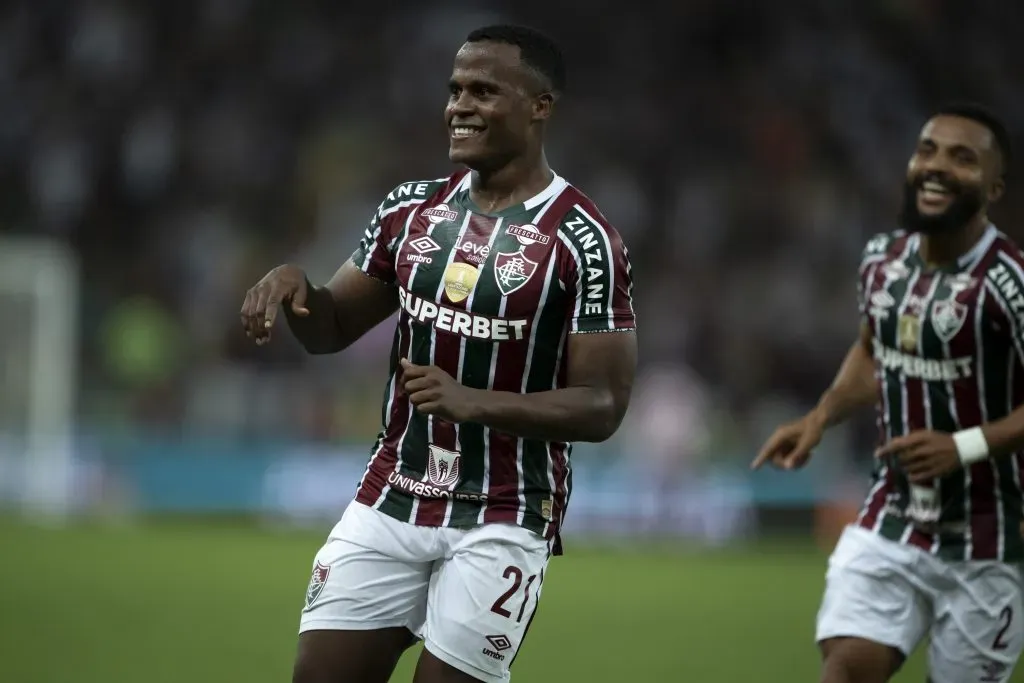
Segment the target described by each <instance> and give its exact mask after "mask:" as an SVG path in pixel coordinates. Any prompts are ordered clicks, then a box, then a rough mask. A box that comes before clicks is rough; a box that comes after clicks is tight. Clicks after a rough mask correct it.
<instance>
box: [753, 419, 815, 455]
mask: <svg viewBox="0 0 1024 683" xmlns="http://www.w3.org/2000/svg"><path fill="white" fill-rule="evenodd" d="M824 433H825V422H824V420H822V419H821V417H820V416H819V415H818V414H817V413H815V412H813V411H812V412H810V413H808V414H807V415H805V416H804V417H802V418H800V419H799V420H795V421H793V422H790V423H788V424H784V425H782V426H781V427H779V428H778V429H776V430H775V433H774V434H772V435H771V436H770V437H769V438H768V440H767V441H766V442H765V444H764V446H763V447H762V448H761V451H760V452H759V453H758V454H757V457H756V458H754V462H752V463H751V465H750V468H751V469H755V470H756V469H759V468H760V467H761V466H763V465H764V464H765V463H771V464H772V465H774V466H775V467H778V468H779V469H783V470H795V469H800V468H801V467H803V466H804V465H806V464H807V462H808V461H809V460H810V459H811V454H812V452H813V451H814V448H815V447H816V446H817V445H818V444H819V443H821V436H822V434H824Z"/></svg>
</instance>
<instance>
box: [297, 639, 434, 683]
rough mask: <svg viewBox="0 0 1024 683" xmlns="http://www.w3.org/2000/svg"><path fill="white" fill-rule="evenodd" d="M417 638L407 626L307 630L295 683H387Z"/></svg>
mask: <svg viewBox="0 0 1024 683" xmlns="http://www.w3.org/2000/svg"><path fill="white" fill-rule="evenodd" d="M415 640H416V638H415V636H413V634H412V633H410V632H409V630H408V629H407V628H405V627H398V628H384V629H376V630H371V631H338V630H329V631H304V632H302V633H300V634H299V646H298V651H297V652H296V656H295V665H294V668H293V670H292V683H387V682H388V680H390V678H391V674H392V673H393V672H394V670H395V667H396V666H397V665H398V660H399V659H400V658H401V656H402V653H403V652H405V650H406V649H408V647H409V646H410V645H412V644H413V643H414V642H415Z"/></svg>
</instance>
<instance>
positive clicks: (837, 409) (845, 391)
mask: <svg viewBox="0 0 1024 683" xmlns="http://www.w3.org/2000/svg"><path fill="white" fill-rule="evenodd" d="M896 236H897V234H896V233H890V234H879V235H875V236H874V237H872V238H871V239H870V240H868V243H867V245H866V246H865V247H864V251H863V253H862V254H861V264H860V280H859V281H858V287H857V299H858V307H859V309H860V319H861V325H860V334H859V335H858V337H857V340H856V341H855V342H854V343H853V345H852V346H850V350H849V351H847V352H846V358H844V359H843V363H842V365H840V366H839V372H837V373H836V377H835V379H834V380H833V381H832V385H831V386H830V387H829V388H828V389H827V390H826V391H825V393H824V394H822V395H821V398H820V399H819V400H818V404H817V405H816V406H815V407H814V408H813V409H812V410H811V411H810V412H809V413H807V414H806V415H804V416H803V417H802V418H800V419H799V420H794V421H793V422H790V423H788V424H784V425H782V426H781V427H779V428H778V429H776V430H775V433H773V434H772V435H771V436H770V437H769V438H768V441H766V442H765V444H764V446H763V447H762V448H761V451H760V452H759V453H758V454H757V457H756V458H754V462H753V463H751V467H752V468H753V469H757V468H759V467H761V466H762V465H764V464H765V463H767V462H770V463H771V464H773V465H775V466H776V467H781V468H782V469H787V470H789V469H795V468H799V467H802V466H803V465H804V464H806V463H807V461H808V460H809V459H810V457H811V452H812V450H813V449H814V447H815V446H817V445H818V444H819V443H820V442H821V437H822V435H823V434H824V433H825V430H826V429H828V428H829V427H831V426H833V425H837V424H839V423H840V422H843V421H845V420H847V419H849V418H850V417H851V416H852V415H853V414H854V413H856V412H857V411H858V410H860V409H862V408H866V407H868V406H870V405H872V404H873V403H874V402H875V398H876V396H877V388H876V386H875V361H874V354H873V349H872V343H873V342H872V334H871V327H870V325H869V323H868V320H869V310H868V308H869V306H868V301H867V299H868V296H867V294H868V293H867V292H866V287H865V284H866V281H865V273H867V272H869V269H871V268H872V267H873V266H877V264H879V263H881V262H883V261H885V259H886V256H887V254H888V252H889V250H890V248H892V245H893V239H894V237H896Z"/></svg>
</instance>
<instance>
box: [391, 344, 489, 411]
mask: <svg viewBox="0 0 1024 683" xmlns="http://www.w3.org/2000/svg"><path fill="white" fill-rule="evenodd" d="M400 365H401V367H402V374H401V383H402V388H403V390H404V391H405V393H406V394H408V396H409V401H411V402H412V404H413V405H414V406H415V407H416V410H418V411H419V412H421V413H423V414H424V415H434V416H436V417H439V418H441V419H442V420H447V421H448V422H454V423H461V422H470V421H472V415H473V407H474V406H473V393H474V391H473V390H472V389H470V388H468V387H465V386H463V385H462V384H459V383H458V382H456V381H455V378H453V377H452V376H451V375H449V374H448V373H447V372H445V371H444V370H442V369H441V368H439V367H437V366H436V365H416V364H415V363H411V362H409V361H408V360H407V359H405V358H403V359H402V360H401V361H400Z"/></svg>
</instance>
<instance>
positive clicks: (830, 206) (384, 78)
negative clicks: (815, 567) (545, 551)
mask: <svg viewBox="0 0 1024 683" xmlns="http://www.w3.org/2000/svg"><path fill="white" fill-rule="evenodd" d="M588 8H589V10H588V14H589V18H586V19H583V18H580V17H579V12H580V10H579V5H578V3H569V2H561V1H555V0H550V1H548V2H544V3H538V2H517V3H504V7H503V6H502V4H500V3H487V2H474V3H455V2H448V3H444V2H431V3H415V2H404V1H403V2H398V3H397V4H394V5H387V4H386V3H371V4H366V3H360V4H358V5H353V4H349V3H333V2H327V1H323V2H306V3H264V2H256V1H255V0H203V2H197V1H195V0H185V1H182V2H151V3H128V2H114V1H109V2H108V1H103V0H99V1H97V0H82V1H81V2H70V1H67V0H66V1H64V2H59V1H58V2H35V3H9V4H7V5H5V7H4V8H3V9H2V10H0V121H2V122H3V124H2V125H0V181H2V182H0V207H2V216H3V223H2V225H0V230H2V231H8V232H15V233H30V234H36V235H40V234H41V235H51V236H54V237H58V238H60V239H66V240H68V241H69V242H70V243H72V244H73V245H74V247H75V249H76V250H77V252H78V253H79V255H80V258H81V263H82V269H83V288H82V294H81V297H82V298H81V302H80V303H81V311H82V317H81V320H82V325H83V328H82V334H83V337H82V339H83V348H82V357H81V367H82V370H83V377H82V386H81V397H80V401H79V405H80V413H81V415H82V417H83V418H84V419H85V420H86V421H87V422H88V423H89V424H92V425H97V426H100V427H102V428H105V429H115V428H118V427H122V426H129V425H138V424H143V425H147V426H149V427H152V428H155V429H161V430H167V431H169V432H176V431H179V430H188V431H190V432H192V433H206V432H209V433H218V434H224V433H227V434H238V435H244V436H250V437H261V436H274V437H280V436H286V437H287V436H292V437H300V438H312V439H326V440H336V439H359V440H366V442H367V444H368V443H369V441H368V440H369V439H370V438H371V437H372V435H373V434H374V433H375V432H376V430H377V429H378V425H379V419H380V418H379V415H380V408H379V396H380V393H381V390H382V388H383V371H384V368H385V363H386V353H384V351H383V347H384V346H386V345H387V344H390V335H391V330H390V328H389V327H388V326H387V325H384V326H382V327H381V328H379V329H378V330H376V331H375V332H374V333H373V334H372V335H371V337H370V338H368V339H366V340H364V342H363V343H361V344H359V345H358V347H357V348H354V349H352V350H350V351H349V352H347V353H345V354H343V355H340V356H338V357H335V358H330V359H317V360H315V361H310V359H308V358H307V357H306V356H304V354H303V353H302V352H301V350H300V349H299V348H298V347H297V345H296V344H294V343H293V342H292V341H291V339H290V338H289V336H288V335H287V333H286V332H284V330H283V329H282V330H279V331H278V335H277V337H276V338H275V343H273V344H271V345H270V346H269V347H263V348H260V349H257V348H255V347H254V346H251V345H249V344H247V343H246V340H245V339H244V337H243V336H242V335H241V332H240V326H239V324H238V317H237V310H238V308H239V306H240V305H241V300H242V296H243V294H244V292H245V290H246V289H247V287H249V286H251V284H253V283H254V282H255V281H256V280H257V279H258V278H259V277H260V276H262V274H263V273H264V272H266V271H267V270H268V269H269V268H270V267H272V266H273V265H276V264H278V263H280V262H284V261H294V262H297V263H299V264H302V265H303V266H305V267H307V270H308V272H309V273H310V275H311V278H312V279H313V280H314V281H324V280H325V279H326V278H327V277H329V275H330V274H331V273H332V272H333V271H334V269H335V268H336V267H337V266H338V265H340V264H341V262H342V261H343V260H344V259H345V258H346V257H347V256H348V255H349V253H351V251H352V249H353V248H354V246H355V244H356V242H357V240H358V239H359V237H360V235H361V233H362V230H363V229H364V225H365V223H366V221H367V220H368V218H369V216H370V215H371V213H372V211H373V210H374V208H375V207H376V205H377V203H378V202H379V201H380V199H381V198H382V197H383V195H384V194H385V193H386V192H387V191H389V190H390V189H391V187H393V186H394V185H396V184H397V183H398V182H400V181H403V180H408V179H416V178H433V177H438V176H442V175H446V174H447V173H449V172H450V166H449V164H448V161H447V158H446V142H445V133H444V129H443V124H442V117H441V114H442V108H443V105H444V101H445V98H446V87H445V86H446V80H447V76H448V73H449V69H450V65H451V59H452V57H453V55H454V51H455V50H456V48H457V47H458V45H460V44H461V41H462V38H463V37H464V36H465V34H466V33H467V32H468V31H469V30H470V29H472V28H474V27H476V26H478V25H482V24H486V23H492V22H504V21H517V22H518V21H523V22H526V23H530V24H532V25H535V26H538V27H539V28H542V29H545V30H548V31H549V32H551V33H552V34H553V35H554V36H555V37H557V38H558V39H560V40H561V41H562V43H563V45H564V47H565V51H566V55H567V59H568V61H569V66H570V88H569V93H568V95H569V97H568V98H567V99H566V100H565V101H564V103H563V104H562V105H561V106H560V111H559V112H558V114H557V118H556V122H555V124H554V125H553V127H552V130H551V136H550V139H551V143H550V146H549V158H550V160H551V162H552V165H553V166H554V167H555V168H556V170H558V171H559V172H560V173H561V174H562V175H564V176H566V177H567V178H568V179H569V180H570V181H571V182H574V183H575V184H576V185H577V186H579V187H581V188H582V189H583V190H584V191H585V192H587V193H588V194H590V195H591V196H592V197H593V198H594V199H595V200H596V201H597V202H598V204H599V205H600V206H601V207H602V208H603V210H604V211H605V213H606V215H607V216H608V217H609V218H610V219H611V220H612V221H613V222H614V223H615V224H616V225H617V226H618V228H619V230H620V231H621V232H622V233H623V235H624V237H625V239H626V241H627V243H628V244H629V246H630V249H631V253H632V255H633V258H634V273H635V277H636V281H637V287H636V292H637V297H638V298H637V308H638V315H639V319H640V325H641V329H640V335H641V343H642V358H643V369H642V370H643V372H642V377H641V381H640V383H639V385H638V389H637V394H636V399H635V404H634V408H633V410H632V413H631V418H630V424H629V425H627V428H626V432H625V433H626V434H627V435H635V436H637V438H643V439H645V440H646V441H645V444H646V446H645V447H644V448H642V449H638V450H642V451H644V452H645V453H649V454H650V455H651V456H652V458H653V459H654V460H657V459H658V458H661V457H663V458H665V459H667V460H674V459H676V458H677V457H679V456H680V455H681V454H683V455H685V454H696V453H698V452H705V451H711V452H719V451H730V450H736V451H737V452H742V453H744V455H745V456H746V455H749V453H750V449H751V448H753V447H754V446H756V442H757V441H758V440H759V439H760V438H761V437H762V436H763V435H764V433H765V431H766V430H767V428H768V423H770V422H774V420H776V419H779V418H780V417H791V416H793V415H794V413H795V411H797V410H799V409H801V408H803V407H806V406H807V404H808V403H809V402H812V401H813V400H815V399H816V397H817V395H818V393H819V392H820V390H821V389H822V388H823V387H824V386H825V385H826V383H827V382H828V381H829V380H830V378H831V376H832V373H833V372H834V370H835V368H836V365H837V363H838V362H839V360H840V359H841V357H842V354H843V353H844V351H845V349H846V347H847V346H848V344H849V342H850V340H851V339H852V336H853V334H854V332H855V328H856V325H857V320H856V313H855V304H854V287H855V285H854V271H855V268H856V263H857V259H858V256H859V251H860V248H861V246H862V244H863V242H864V240H865V238H866V237H867V236H869V235H870V234H872V233H874V232H877V231H880V230H888V229H891V228H892V227H893V216H894V213H895V207H896V202H897V198H898V192H899V191H900V186H901V183H902V174H903V170H904V166H905V162H906V158H907V155H908V154H909V152H910V150H911V147H912V144H913V137H914V136H915V135H916V133H917V131H918V129H919V126H920V124H921V122H922V121H923V119H924V117H925V116H926V115H927V113H928V111H929V108H930V107H931V106H933V105H934V104H937V103H938V102H939V101H941V100H944V99H947V98H957V99H961V98H971V99H980V100H983V101H985V102H987V103H989V104H991V105H992V106H994V107H995V108H996V109H997V110H998V111H1000V112H1001V113H1002V115H1003V116H1004V117H1005V118H1006V119H1007V120H1009V121H1010V122H1014V123H1016V122H1020V121H1022V120H1024V91H1022V90H1021V88H1020V87H1019V78H1016V77H1015V76H1016V75H1017V72H1018V67H1015V66H1014V65H1020V64H1024V43H1022V41H1020V40H1019V37H1018V36H1017V35H1016V34H1017V32H1019V27H1020V26H1021V25H1022V24H1024V5H1020V4H1019V3H1008V2H1006V3H996V2H991V3H982V4H979V5H976V6H970V5H968V4H967V3H958V2H952V1H946V0H913V1H911V0H889V1H882V0H870V1H866V2H853V1H852V0H851V1H850V2H834V3H833V2H830V3H820V2H812V1H811V0H799V1H796V2H788V3H786V6H785V9H784V10H782V9H780V8H779V6H777V5H772V4H765V3H753V2H720V1H719V0H691V1H684V2H679V3H674V4H671V5H665V6H663V7H662V8H661V9H659V10H656V11H655V10H653V9H652V11H651V12H650V13H648V12H639V11H637V9H636V7H635V6H629V5H621V4H618V3H611V2H605V1H595V2H591V3H589V5H588ZM1022 197H1024V192H1014V191H1013V188H1012V184H1011V193H1010V197H1009V198H1008V200H1007V201H1006V202H1005V204H1004V206H1002V208H1001V209H1000V210H999V212H998V214H997V215H996V218H997V220H998V222H999V225H1000V227H1002V228H1003V229H1004V230H1006V231H1007V232H1009V233H1010V234H1011V235H1012V234H1014V231H1015V230H1016V226H1017V224H1019V223H1020V222H1021V219H1022V218H1024V202H1022V201H1021V200H1022ZM719 416H720V417H721V419H719ZM726 418H728V419H726ZM737 418H739V419H737ZM870 432H871V430H870V429H867V430H859V431H857V430H854V431H852V432H851V433H857V434H861V435H862V436H863V438H865V439H870V437H871V434H870ZM861 452H864V451H861Z"/></svg>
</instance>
